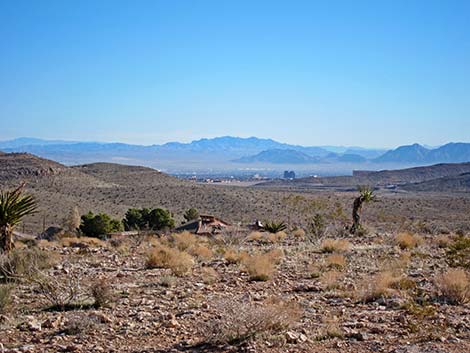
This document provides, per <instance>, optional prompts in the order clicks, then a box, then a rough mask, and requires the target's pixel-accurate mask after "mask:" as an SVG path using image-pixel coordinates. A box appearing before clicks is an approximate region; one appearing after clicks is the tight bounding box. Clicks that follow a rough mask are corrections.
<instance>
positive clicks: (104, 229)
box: [80, 212, 124, 237]
mask: <svg viewBox="0 0 470 353" xmlns="http://www.w3.org/2000/svg"><path fill="white" fill-rule="evenodd" d="M123 229H124V228H123V224H122V222H121V221H119V220H116V219H112V218H111V217H110V216H109V215H107V214H106V213H100V214H97V215H95V214H93V212H88V213H87V214H85V215H83V216H82V223H81V225H80V231H81V232H82V233H83V234H84V235H86V236H87V237H98V236H100V235H105V234H108V233H113V232H120V231H122V230H123Z"/></svg>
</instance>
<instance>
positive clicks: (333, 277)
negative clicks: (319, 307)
mask: <svg viewBox="0 0 470 353" xmlns="http://www.w3.org/2000/svg"><path fill="white" fill-rule="evenodd" d="M340 278H341V274H340V273H339V272H338V271H336V270H331V271H327V272H325V273H323V274H322V275H321V276H320V282H321V283H322V284H323V285H324V287H325V288H326V289H328V290H331V289H336V288H337V287H338V281H339V279H340Z"/></svg>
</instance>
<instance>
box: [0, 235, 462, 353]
mask: <svg viewBox="0 0 470 353" xmlns="http://www.w3.org/2000/svg"><path fill="white" fill-rule="evenodd" d="M268 237H269V235H266V234H261V235H259V234H255V235H253V234H251V235H250V234H248V233H246V234H245V233H243V234H239V233H237V234H226V235H224V236H220V237H217V238H215V239H206V238H198V239H193V238H191V237H190V236H187V237H186V239H183V240H181V239H180V240H178V239H173V238H172V237H164V238H161V239H158V237H156V236H136V237H134V238H132V239H126V240H108V241H105V242H101V241H94V240H90V239H84V238H82V239H75V240H74V239H72V240H70V239H69V240H64V239H62V240H59V241H56V242H47V241H44V240H43V241H40V242H38V243H37V244H29V245H28V246H29V247H30V248H34V249H36V248H38V249H41V250H40V251H41V252H45V253H46V254H47V257H48V258H49V259H52V264H51V267H49V268H47V267H48V266H45V265H44V266H43V267H45V269H43V270H40V271H39V272H37V270H38V268H33V269H29V271H30V272H31V273H29V274H28V273H27V274H25V275H24V278H22V279H20V280H17V281H15V282H14V283H11V284H9V285H10V286H11V287H12V292H11V296H12V302H11V303H10V304H9V305H7V306H6V307H5V308H4V310H3V313H2V315H1V317H0V320H1V322H0V325H1V326H0V329H1V331H0V343H1V345H0V352H239V351H240V352H396V353H402V352H403V353H405V352H409V353H414V352H436V353H437V352H462V353H463V352H469V351H470V305H469V303H468V301H467V302H466V303H464V302H463V301H462V302H460V303H451V300H450V298H446V297H444V296H443V295H442V294H443V293H442V288H441V287H439V285H438V283H439V278H440V277H439V276H440V275H441V274H442V273H445V272H446V271H447V270H448V255H447V251H448V247H449V244H452V242H454V241H455V239H457V238H455V239H454V238H453V236H452V235H449V236H445V237H439V238H437V237H436V236H432V237H431V236H427V237H418V236H416V235H411V237H412V238H413V237H415V238H414V239H417V241H416V244H411V245H410V244H408V243H407V244H405V245H406V246H402V247H400V246H399V245H400V244H399V243H397V240H396V238H395V235H394V234H369V235H367V236H363V237H352V238H351V237H350V238H347V241H348V242H349V244H347V243H346V242H344V241H343V242H341V243H334V244H333V246H332V248H331V249H328V247H327V246H325V244H326V243H325V239H324V238H319V239H315V240H314V241H309V240H307V239H306V238H305V237H304V236H303V234H302V232H299V231H297V232H289V234H287V235H285V234H282V233H280V234H278V236H277V237H274V236H273V237H271V238H270V240H267V239H268ZM438 239H439V240H438ZM342 240H344V239H342ZM411 243H413V242H411ZM162 244H163V245H162ZM402 245H403V244H402ZM25 246H26V245H23V246H21V247H24V248H23V249H19V250H17V251H18V252H27V251H30V250H28V248H26V247H25ZM162 247H163V248H164V247H167V248H169V249H178V248H179V249H180V250H181V252H180V253H178V254H179V255H180V256H182V255H181V254H182V253H185V254H188V253H189V254H191V255H187V256H188V258H189V259H190V265H189V267H187V268H183V270H181V268H178V267H175V266H174V264H169V265H168V266H163V267H166V268H158V266H157V268H149V267H155V266H148V254H149V253H152V252H155V251H156V250H158V249H160V248H162ZM201 249H202V250H201ZM180 250H178V251H180ZM273 250H275V251H274V252H273ZM34 251H37V250H34ZM175 251H176V250H175ZM264 253H268V254H269V255H266V256H267V259H268V264H267V265H266V263H263V261H259V262H256V261H255V262H253V261H252V262H251V263H250V260H249V259H250V254H264ZM184 256H186V255H184ZM184 256H183V257H184ZM189 256H190V257H189ZM255 256H256V255H255ZM332 256H333V257H332ZM467 256H468V255H467ZM252 259H253V257H252ZM253 263H254V266H255V270H257V271H258V272H261V273H266V274H267V276H266V278H263V279H265V280H253V274H252V273H251V272H250V269H249V266H253ZM250 264H251V265H250ZM41 265H42V263H40V262H38V265H37V266H35V267H41ZM266 266H267V267H268V269H266V268H265V267H266ZM269 266H273V268H274V271H273V272H272V273H271V272H270V270H269ZM251 270H253V268H251ZM33 272H34V274H33ZM26 277H27V278H26ZM468 278H469V277H468V276H467V277H466V279H467V281H468ZM93 288H95V289H96V288H98V289H101V291H100V290H97V291H95V292H98V294H96V293H95V296H93V295H91V294H90V293H93ZM469 288H470V287H469V286H468V282H467V295H469V294H470V292H469ZM100 293H101V297H102V298H101V299H102V300H101V301H102V303H101V304H102V305H101V306H100V305H94V303H96V296H97V295H98V299H99V298H100ZM71 298H72V299H71ZM103 298H104V299H103ZM69 299H70V300H69ZM467 299H468V297H467ZM57 303H61V304H64V305H62V306H60V305H59V306H57V305H55V307H54V306H53V305H54V304H57Z"/></svg>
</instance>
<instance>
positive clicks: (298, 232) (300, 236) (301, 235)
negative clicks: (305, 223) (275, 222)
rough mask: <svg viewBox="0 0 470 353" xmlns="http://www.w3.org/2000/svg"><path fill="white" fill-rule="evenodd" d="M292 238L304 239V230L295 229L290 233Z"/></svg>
mask: <svg viewBox="0 0 470 353" xmlns="http://www.w3.org/2000/svg"><path fill="white" fill-rule="evenodd" d="M292 236H293V237H294V238H297V239H304V238H305V230H303V229H302V228H299V229H295V230H294V231H293V232H292Z"/></svg>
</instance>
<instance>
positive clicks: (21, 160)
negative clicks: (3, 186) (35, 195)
mask: <svg viewBox="0 0 470 353" xmlns="http://www.w3.org/2000/svg"><path fill="white" fill-rule="evenodd" d="M67 169H68V168H67V167H66V166H64V165H62V164H60V163H57V162H53V161H51V160H48V159H44V158H39V157H36V156H34V155H32V154H29V153H0V180H11V179H17V178H30V177H40V176H51V175H57V174H60V173H63V172H66V171H67Z"/></svg>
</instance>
